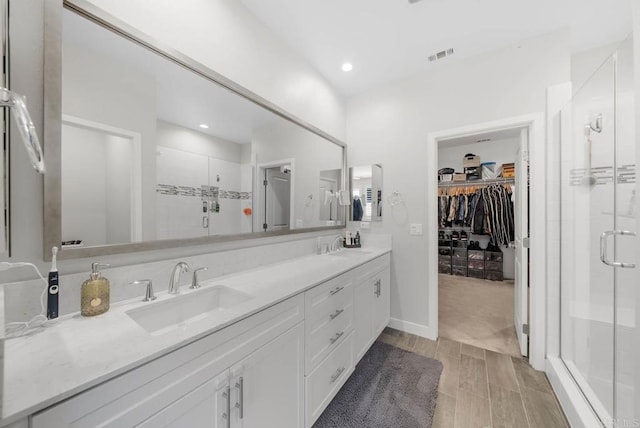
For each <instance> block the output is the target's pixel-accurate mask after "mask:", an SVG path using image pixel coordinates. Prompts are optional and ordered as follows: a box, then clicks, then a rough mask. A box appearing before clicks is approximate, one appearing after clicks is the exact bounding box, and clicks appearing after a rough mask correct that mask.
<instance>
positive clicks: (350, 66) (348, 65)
mask: <svg viewBox="0 0 640 428" xmlns="http://www.w3.org/2000/svg"><path fill="white" fill-rule="evenodd" d="M351 70H353V64H351V63H349V62H345V63H344V64H342V71H351Z"/></svg>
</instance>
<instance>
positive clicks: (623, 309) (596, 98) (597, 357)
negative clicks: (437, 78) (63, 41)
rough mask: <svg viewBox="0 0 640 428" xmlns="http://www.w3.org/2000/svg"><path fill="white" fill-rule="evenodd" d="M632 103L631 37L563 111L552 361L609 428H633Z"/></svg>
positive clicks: (636, 339)
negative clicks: (556, 348) (556, 350)
mask: <svg viewBox="0 0 640 428" xmlns="http://www.w3.org/2000/svg"><path fill="white" fill-rule="evenodd" d="M634 100H635V93H634V82H633V45H632V41H631V39H629V40H627V41H625V42H624V43H622V44H621V45H620V46H619V48H618V49H617V51H616V52H615V53H613V55H611V56H610V57H609V58H607V60H606V61H605V62H604V63H603V64H602V65H601V66H600V67H599V68H598V70H597V71H596V72H595V73H594V74H593V75H592V76H591V77H590V78H589V79H588V81H587V82H586V83H585V84H584V85H583V86H582V87H581V88H574V95H573V98H572V100H571V103H570V104H569V105H568V106H566V107H565V108H564V109H563V111H562V112H561V128H562V131H561V134H562V141H561V144H560V148H559V150H560V207H561V208H560V210H561V213H560V230H561V233H560V246H561V248H560V255H561V260H560V287H561V291H560V296H561V301H560V325H561V328H560V357H561V360H562V362H563V363H564V365H565V366H566V368H567V370H568V372H569V373H570V375H571V377H572V378H573V381H574V382H575V384H576V385H577V386H578V387H579V389H580V391H581V393H582V394H583V398H585V399H586V400H587V401H588V403H589V405H590V407H591V408H592V410H593V412H594V415H595V416H596V417H597V419H599V420H600V422H601V423H602V424H603V425H604V426H607V427H634V426H640V398H639V395H640V390H639V387H638V385H639V383H638V381H639V376H640V375H639V371H640V370H639V367H638V366H639V364H638V361H637V356H638V355H639V354H640V332H639V330H638V311H637V309H638V304H637V299H638V291H639V286H638V280H637V269H636V267H635V266H636V264H637V260H636V259H637V251H636V250H637V244H636V242H637V241H636V238H635V233H634V231H636V230H637V227H638V216H637V213H638V211H637V209H636V208H635V191H636V185H637V184H636V141H635V105H634ZM574 398H575V397H574Z"/></svg>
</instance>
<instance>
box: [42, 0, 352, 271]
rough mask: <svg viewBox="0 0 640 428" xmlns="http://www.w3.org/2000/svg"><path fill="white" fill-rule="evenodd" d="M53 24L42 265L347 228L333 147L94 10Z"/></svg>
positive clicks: (80, 9) (340, 150) (338, 148)
mask: <svg viewBox="0 0 640 428" xmlns="http://www.w3.org/2000/svg"><path fill="white" fill-rule="evenodd" d="M53 3H56V2H53ZM49 7H50V8H51V7H53V6H49ZM57 7H58V9H60V5H59V3H58V6H57ZM54 15H55V14H54ZM48 16H51V14H49V15H48ZM50 21H51V22H49V23H48V27H49V30H48V32H49V33H51V34H53V35H54V36H53V37H50V38H49V40H48V41H47V43H49V44H56V43H57V44H58V51H59V52H60V53H59V55H58V56H57V57H49V58H45V67H46V68H47V71H46V73H48V74H47V75H48V80H47V88H46V89H45V98H46V100H45V104H46V106H47V108H48V114H47V116H46V118H47V120H46V123H45V126H46V131H45V132H46V136H47V139H46V141H45V152H46V156H47V158H46V162H47V166H48V168H49V171H50V174H48V175H47V176H46V177H45V207H46V213H45V233H46V236H45V243H44V245H45V249H44V253H45V254H47V253H48V252H49V251H50V248H51V246H53V245H58V246H60V245H62V254H61V256H62V258H71V257H86V256H93V255H101V254H113V253H119V252H129V251H137V250H147V249H155V248H165V247H171V246H178V245H189V244H190V243H193V244H198V243H206V242H214V241H216V239H218V240H230V239H243V238H247V237H253V236H261V237H262V236H268V235H269V234H282V233H295V232H299V231H307V230H315V229H317V228H323V227H324V228H327V227H340V226H342V225H344V224H345V220H346V219H345V217H346V210H345V208H344V207H343V206H340V205H339V204H338V199H337V198H333V197H332V195H337V193H338V191H339V190H340V189H343V187H342V186H343V182H344V177H343V171H344V165H345V153H344V152H345V150H344V144H343V143H341V142H340V141H337V140H336V139H334V138H332V137H330V136H328V135H326V134H324V133H323V132H321V131H319V130H317V129H316V128H314V127H312V126H310V125H308V124H306V123H304V122H302V121H300V120H298V119H296V118H295V117H292V116H290V115H288V114H287V113H286V112H283V111H281V110H279V109H278V108H277V107H276V106H273V105H270V104H269V103H267V102H265V101H264V100H261V99H260V98H259V97H257V96H255V95H254V94H252V93H250V92H248V91H246V90H244V89H243V88H240V87H238V86H237V85H235V84H233V82H228V81H226V80H225V79H224V78H223V77H221V76H219V75H217V74H216V73H215V72H214V71H212V70H210V69H207V68H206V67H204V66H202V65H201V64H198V63H196V62H195V61H193V60H191V59H189V58H186V57H184V56H182V55H181V54H179V53H177V52H174V51H172V50H170V49H167V48H163V47H162V46H159V45H158V44H157V43H155V42H154V41H153V40H150V39H149V38H148V37H147V36H145V35H142V34H139V33H137V32H136V31H135V30H134V29H131V28H128V27H127V26H126V25H124V24H122V23H119V22H118V21H117V20H116V19H114V18H113V17H110V16H109V15H107V14H105V13H104V12H103V11H101V10H100V9H97V8H95V7H94V6H92V5H89V4H86V3H84V2H80V1H73V2H71V1H69V2H66V1H65V3H64V8H63V9H62V10H58V18H57V19H56V20H52V19H51V18H50ZM56 24H59V25H60V28H59V29H58V31H52V27H55V25H56ZM56 34H58V35H59V36H60V37H55V35H56ZM51 47H53V48H55V47H56V46H49V48H51ZM50 51H52V49H48V52H50ZM53 51H54V52H55V51H56V50H55V49H53ZM56 73H57V74H58V75H59V79H54V78H52V77H51V76H55V75H56ZM218 83H220V84H218ZM223 85H224V86H223Z"/></svg>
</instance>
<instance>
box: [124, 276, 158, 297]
mask: <svg viewBox="0 0 640 428" xmlns="http://www.w3.org/2000/svg"><path fill="white" fill-rule="evenodd" d="M129 284H131V285H138V284H145V285H146V286H147V289H146V291H145V293H144V299H142V301H143V302H152V301H154V300H156V296H155V295H154V294H153V282H152V281H151V280H150V279H140V280H138V281H133V282H130V283H129Z"/></svg>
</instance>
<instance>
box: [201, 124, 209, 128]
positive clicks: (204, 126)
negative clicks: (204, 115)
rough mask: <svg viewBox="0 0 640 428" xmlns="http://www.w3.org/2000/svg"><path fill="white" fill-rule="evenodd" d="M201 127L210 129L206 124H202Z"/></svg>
mask: <svg viewBox="0 0 640 428" xmlns="http://www.w3.org/2000/svg"><path fill="white" fill-rule="evenodd" d="M199 126H200V128H202V129H209V125H207V124H206V123H201V124H200V125H199Z"/></svg>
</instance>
